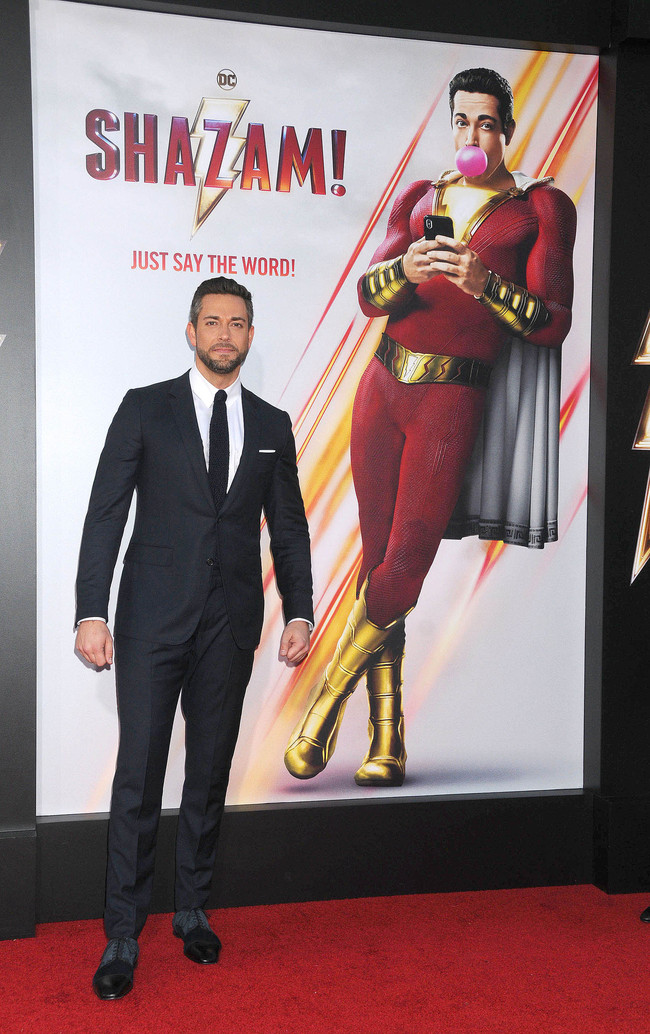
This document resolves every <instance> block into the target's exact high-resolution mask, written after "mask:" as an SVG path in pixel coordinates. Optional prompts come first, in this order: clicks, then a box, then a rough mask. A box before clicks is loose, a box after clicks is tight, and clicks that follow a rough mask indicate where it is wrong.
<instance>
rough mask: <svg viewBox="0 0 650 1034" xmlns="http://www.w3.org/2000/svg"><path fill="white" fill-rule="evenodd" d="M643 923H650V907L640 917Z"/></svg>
mask: <svg viewBox="0 0 650 1034" xmlns="http://www.w3.org/2000/svg"><path fill="white" fill-rule="evenodd" d="M639 919H640V920H641V922H642V923H650V905H648V907H647V908H644V909H643V912H642V913H641V915H640V916H639Z"/></svg>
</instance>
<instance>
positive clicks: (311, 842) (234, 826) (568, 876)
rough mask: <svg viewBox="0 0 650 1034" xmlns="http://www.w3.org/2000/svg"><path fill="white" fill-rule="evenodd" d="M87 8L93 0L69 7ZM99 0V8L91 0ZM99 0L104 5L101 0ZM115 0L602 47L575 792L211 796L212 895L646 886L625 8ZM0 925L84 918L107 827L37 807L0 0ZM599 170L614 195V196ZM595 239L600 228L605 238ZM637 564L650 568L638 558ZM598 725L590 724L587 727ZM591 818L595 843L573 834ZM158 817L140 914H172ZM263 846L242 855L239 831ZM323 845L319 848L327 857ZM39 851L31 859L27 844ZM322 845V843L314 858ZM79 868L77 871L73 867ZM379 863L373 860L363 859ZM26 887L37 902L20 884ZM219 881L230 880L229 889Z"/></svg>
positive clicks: (636, 320) (31, 483)
mask: <svg viewBox="0 0 650 1034" xmlns="http://www.w3.org/2000/svg"><path fill="white" fill-rule="evenodd" d="M87 2H93V0H87ZM104 2H105V3H106V2H107V0H104ZM108 2H110V0H108ZM116 6H126V7H130V6H137V7H140V8H144V9H145V10H163V11H168V12H174V11H176V12H182V13H197V14H199V13H202V14H206V15H208V16H226V17H240V18H251V19H253V20H274V19H277V20H279V21H283V22H286V21H289V22H291V21H301V20H303V19H311V20H313V22H315V23H316V24H320V25H325V26H327V27H330V28H337V27H340V26H342V25H344V24H347V25H349V26H351V27H353V28H365V29H368V31H373V30H374V31H380V32H384V31H385V32H390V31H391V30H394V31H397V32H399V33H407V34H413V35H423V36H431V37H434V38H443V39H444V38H448V39H450V40H454V39H459V38H462V39H463V40H465V41H467V42H487V43H495V42H497V41H503V42H504V43H505V44H508V43H509V44H513V45H526V41H531V42H530V44H528V45H530V46H547V47H551V48H553V47H561V46H562V45H563V44H567V45H569V44H570V45H573V46H574V47H578V48H596V49H598V50H599V51H600V52H601V53H602V55H603V76H602V83H601V87H602V89H601V106H600V114H599V156H598V168H597V211H596V254H595V259H594V278H595V288H596V290H595V292H594V294H595V299H594V320H593V342H594V378H593V387H592V413H593V420H592V439H591V446H592V449H591V461H590V464H591V466H590V503H589V556H588V564H587V570H588V584H587V591H588V634H587V669H586V745H585V772H586V785H587V786H588V788H589V790H588V792H586V793H585V794H575V793H566V794H562V793H554V794H547V795H539V794H529V795H526V794H524V795H506V796H505V797H504V796H499V797H481V798H475V799H463V798H460V797H459V798H454V799H453V800H451V801H449V800H444V799H435V798H434V799H426V800H410V801H409V800H405V801H400V803H399V804H383V803H381V802H375V803H373V804H370V805H368V806H365V807H364V806H361V805H358V804H354V805H350V806H345V804H340V803H339V804H337V805H331V806H320V807H307V808H305V807H304V806H303V807H302V810H300V809H292V808H288V807H287V808H277V807H268V808H263V807H258V808H251V809H230V811H229V813H228V815H227V818H226V823H225V827H224V834H225V836H224V844H223V850H222V851H221V855H220V860H219V863H218V864H219V876H220V880H219V885H220V886H222V887H224V888H226V889H225V892H221V891H217V896H216V897H215V899H214V900H215V903H216V902H218V903H220V904H244V903H246V902H247V901H263V900H269V901H272V900H291V899H295V900H301V899H304V898H305V897H336V896H341V895H346V894H364V893H399V892H403V891H405V890H409V889H418V890H441V889H452V888H457V887H472V888H474V889H478V888H480V887H481V886H486V887H487V886H515V885H517V886H522V885H525V884H526V883H529V884H543V883H553V882H566V883H569V882H574V881H584V880H589V879H591V878H592V864H593V863H595V866H596V870H595V872H596V875H595V877H594V878H595V879H596V880H597V881H598V882H599V883H600V885H601V886H603V887H605V888H606V889H609V890H637V889H640V888H644V889H645V888H649V889H650V877H649V874H648V871H647V865H648V863H647V860H646V859H648V858H650V844H649V843H647V842H646V840H647V838H646V833H645V831H646V830H650V798H649V797H647V796H646V795H649V794H650V752H648V751H647V750H646V748H645V744H646V743H647V742H648V739H649V738H650V702H649V701H648V696H649V694H648V692H647V681H648V678H647V672H648V671H649V670H650V637H649V636H648V635H647V632H644V627H643V622H644V617H645V622H646V626H647V614H648V602H649V601H648V596H649V593H650V569H649V570H646V571H644V572H642V574H641V575H640V576H639V578H638V579H637V581H636V582H635V583H634V585H633V586H632V587H631V588H630V585H629V578H630V571H631V563H632V556H633V553H634V544H635V540H636V531H637V528H638V519H639V516H640V509H641V505H642V501H643V490H644V486H645V479H646V476H647V468H648V460H647V458H646V456H645V455H644V454H641V453H632V452H631V448H630V446H631V442H632V438H633V435H634V431H635V428H636V423H637V421H638V416H639V412H640V408H641V405H642V402H643V399H644V397H645V392H646V390H647V387H648V383H647V382H648V379H649V377H648V372H647V371H646V370H644V369H643V368H639V367H636V368H634V367H630V360H631V358H632V355H633V352H634V348H635V346H636V342H637V339H638V336H639V334H640V331H641V328H642V326H643V323H644V320H645V316H646V314H647V310H648V307H649V306H650V291H649V290H648V272H647V267H646V266H645V265H644V263H643V262H642V260H641V258H640V253H641V249H642V248H643V243H644V242H645V240H646V239H647V236H648V235H647V232H646V230H647V223H648V218H649V212H648V205H647V203H646V201H645V197H644V190H643V184H644V179H645V170H646V168H647V159H648V157H650V155H649V153H648V152H649V147H650V144H649V143H648V141H647V137H646V135H645V130H646V127H647V125H648V121H647V114H648V93H647V87H646V82H645V79H644V75H643V69H644V68H645V69H647V67H648V57H649V54H648V43H647V38H648V34H649V33H648V24H647V22H648V17H647V7H646V5H645V4H644V3H642V0H612V2H611V3H608V2H599V3H597V4H593V2H592V0H572V2H571V3H570V4H568V3H566V2H565V0H546V2H545V3H535V4H532V3H530V2H522V0H502V2H501V3H499V4H498V5H495V4H487V3H485V2H484V0H480V2H479V0H465V2H464V3H463V4H430V5H428V6H427V7H426V9H425V10H424V11H423V10H422V8H421V5H399V6H398V5H396V4H395V3H394V0H372V2H371V0H352V2H349V3H343V2H342V0H334V2H332V0H328V2H325V0H311V2H309V3H307V0H275V2H274V0H231V2H230V3H229V5H228V9H227V10H220V9H218V8H217V6H216V5H215V4H213V3H207V2H206V3H203V4H197V3H189V2H183V0H177V2H175V3H165V2H164V0H159V2H153V0H140V2H134V3H131V2H129V0H120V2H118V3H116ZM0 15H1V19H0V20H1V24H2V33H1V34H0V96H1V97H2V106H1V109H0V241H2V240H7V242H8V243H7V245H6V247H5V249H4V251H3V253H2V254H0V335H2V334H5V335H6V338H5V341H4V344H3V345H2V346H1V347H0V483H1V484H2V498H3V514H2V520H1V521H0V529H1V530H0V536H1V538H0V545H1V549H0V629H1V633H0V700H1V705H0V706H1V708H2V713H1V720H0V937H13V936H23V935H27V934H29V933H31V932H33V928H34V922H35V919H40V920H45V919H54V918H73V917H75V916H87V915H97V914H99V912H100V911H101V895H102V883H103V865H104V850H105V819H104V817H102V816H90V817H80V818H77V819H74V818H70V817H63V818H62V819H56V818H54V819H44V820H41V821H40V822H39V823H38V824H37V823H36V820H35V808H34V799H35V794H34V787H35V701H36V665H35V655H36V638H35V629H36V626H35V614H36V600H35V572H36V565H35V549H36V527H35V521H36V518H35V458H34V457H35V449H34V440H35V434H34V428H35V398H34V267H33V229H32V212H33V197H32V185H31V110H30V80H29V18H28V0H0ZM612 182H613V183H614V184H615V190H614V191H613V193H612ZM610 231H611V240H610ZM649 566H650V565H649ZM601 718H602V720H601ZM593 817H595V833H596V837H595V841H594V840H593V831H594V823H593ZM171 829H172V822H171V819H170V818H169V817H166V818H165V820H164V822H163V828H162V838H161V844H160V852H159V854H160V859H159V861H160V863H161V864H160V865H159V868H158V877H157V885H156V886H157V890H156V907H158V908H160V909H169V908H171V898H170V888H169V879H168V869H169V867H168V862H169V860H170V857H171V850H172V846H171V845H172V832H171ZM262 842H263V843H264V845H265V846H264V858H263V859H262V860H261V859H260V851H259V844H260V843H262ZM332 845H335V846H336V850H335V851H334V852H332ZM37 847H38V854H37V852H36V849H37ZM332 854H333V856H332ZM80 860H81V861H82V864H79V862H80ZM378 865H379V866H380V869H379V870H378V868H377V867H378ZM37 887H38V894H37V893H36V888H37ZM229 888H230V889H229Z"/></svg>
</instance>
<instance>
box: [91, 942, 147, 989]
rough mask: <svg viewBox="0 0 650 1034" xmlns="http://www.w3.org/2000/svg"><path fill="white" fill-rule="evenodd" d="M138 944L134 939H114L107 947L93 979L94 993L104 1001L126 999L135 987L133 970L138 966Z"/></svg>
mask: <svg viewBox="0 0 650 1034" xmlns="http://www.w3.org/2000/svg"><path fill="white" fill-rule="evenodd" d="M138 953H139V949H138V942H137V941H136V940H135V938H134V937H113V938H112V939H111V940H110V941H109V942H108V944H107V945H106V951H105V952H104V954H103V955H102V958H101V962H100V963H99V969H98V970H97V972H96V973H95V975H94V977H93V991H94V992H95V994H96V995H97V997H98V998H101V999H102V1001H110V1000H111V999H114V998H124V995H126V994H128V993H129V991H130V990H131V988H132V987H133V970H134V969H135V967H136V966H137V964H138Z"/></svg>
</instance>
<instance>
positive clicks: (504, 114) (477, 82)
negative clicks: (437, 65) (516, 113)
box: [449, 68, 514, 129]
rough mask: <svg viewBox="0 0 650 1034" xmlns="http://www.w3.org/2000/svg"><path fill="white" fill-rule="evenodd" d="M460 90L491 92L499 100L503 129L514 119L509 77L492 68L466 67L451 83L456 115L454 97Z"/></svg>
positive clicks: (450, 105)
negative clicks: (506, 77)
mask: <svg viewBox="0 0 650 1034" xmlns="http://www.w3.org/2000/svg"><path fill="white" fill-rule="evenodd" d="M459 90H463V91H464V92H465V93H489V94H490V96H491V97H496V99H497V101H498V102H499V118H500V119H501V125H502V127H503V129H507V128H508V125H509V124H510V123H511V122H512V121H513V108H514V98H513V96H512V88H511V86H510V83H509V82H508V80H507V79H504V78H503V76H502V75H499V73H498V72H495V71H493V69H491V68H466V69H465V71H464V72H458V74H457V75H455V76H454V78H453V79H452V80H451V82H450V83H449V107H450V109H451V116H452V119H453V117H454V97H455V96H456V94H457V93H458V91H459Z"/></svg>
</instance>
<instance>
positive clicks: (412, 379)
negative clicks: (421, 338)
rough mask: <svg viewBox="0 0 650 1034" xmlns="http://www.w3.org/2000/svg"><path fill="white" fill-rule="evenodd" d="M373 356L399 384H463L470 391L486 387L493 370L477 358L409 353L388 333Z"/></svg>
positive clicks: (408, 350) (382, 337) (382, 338)
mask: <svg viewBox="0 0 650 1034" xmlns="http://www.w3.org/2000/svg"><path fill="white" fill-rule="evenodd" d="M375 355H376V356H377V358H378V359H379V361H380V362H381V363H383V364H384V366H385V367H386V369H387V370H388V371H389V373H392V375H393V377H396V378H397V380H398V381H401V382H402V384H463V385H466V386H467V387H469V388H487V385H488V381H489V380H490V373H491V372H492V367H491V366H488V364H487V363H482V362H481V360H480V359H465V358H463V357H462V356H457V355H431V354H429V353H428V352H411V350H410V349H409V348H405V347H404V345H400V343H399V341H394V340H393V338H392V337H389V336H388V334H382V336H381V341H380V342H379V345H378V347H377V351H376V352H375Z"/></svg>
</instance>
